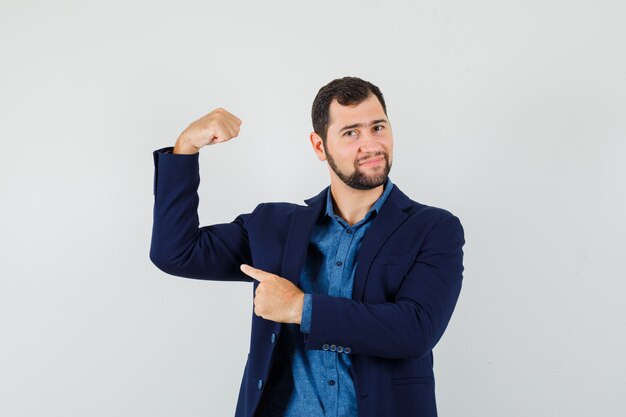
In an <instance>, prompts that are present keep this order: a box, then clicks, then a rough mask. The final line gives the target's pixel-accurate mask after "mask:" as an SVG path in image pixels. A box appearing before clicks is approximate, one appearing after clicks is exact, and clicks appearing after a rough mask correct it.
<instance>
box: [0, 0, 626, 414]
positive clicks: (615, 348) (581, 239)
mask: <svg viewBox="0 0 626 417" xmlns="http://www.w3.org/2000/svg"><path fill="white" fill-rule="evenodd" d="M625 12H626V6H624V3H623V2H619V1H586V2H582V1H545V0H544V1H524V2H522V1H503V0H499V1H495V0H494V1H471V2H469V1H447V2H442V1H419V2H406V3H400V2H395V3H394V2H382V1H381V2H374V1H350V2H341V1H339V2H332V3H331V2H326V1H314V2H313V1H311V2H306V3H304V2H296V1H259V2H249V3H242V2H227V1H223V2H209V1H198V2H190V1H177V2H173V3H172V4H170V5H165V4H163V3H159V2H150V1H124V2H111V1H106V2H104V1H103V2H90V1H72V2H70V1H57V2H43V1H40V2H32V1H31V2H28V1H19V2H18V1H0V60H1V65H0V140H1V148H0V174H1V176H0V181H1V182H0V193H1V194H0V196H1V201H0V261H1V269H0V275H1V287H0V332H1V335H2V336H1V342H0V355H1V356H0V397H1V399H0V415H2V416H16V417H17V416H33V417H34V416H37V417H38V416H63V417H73V416H91V417H97V416H151V417H157V416H164V417H165V416H167V417H169V416H174V415H176V416H185V417H187V416H228V415H233V414H234V410H235V403H236V398H237V392H238V389H239V383H240V381H241V376H242V372H243V367H244V363H245V357H246V353H247V351H248V345H249V336H250V333H249V332H250V322H251V315H252V294H251V287H250V286H251V284H250V283H243V282H241V283H225V282H213V281H197V280H190V279H185V278H178V277H174V276H170V275H167V274H165V273H163V272H161V271H160V270H158V269H157V268H156V267H155V266H154V265H153V264H152V263H151V262H150V260H149V257H148V253H149V245H150V237H151V227H152V208H153V198H154V197H153V194H152V191H153V174H154V167H153V159H152V151H153V150H155V149H158V148H161V147H164V146H172V145H173V144H174V142H175V140H176V138H177V137H178V135H179V134H180V132H181V131H182V130H183V129H184V128H185V127H187V125H188V124H189V123H191V122H192V121H194V120H196V119H197V118H199V117H201V116H203V115H204V114H206V113H208V112H209V111H211V110H213V109H214V108H217V107H224V108H226V109H227V110H229V111H231V112H232V113H233V114H235V115H236V116H238V117H239V118H241V119H242V120H243V124H242V127H241V133H240V135H239V137H237V138H235V139H234V140H232V141H230V142H227V143H225V144H220V145H216V146H211V147H209V148H206V149H203V150H202V152H201V156H200V168H201V173H200V175H201V178H202V180H201V184H200V190H199V193H200V221H201V224H202V225H208V224H214V223H221V222H229V221H232V220H233V219H234V218H235V217H236V216H237V215H238V214H239V213H244V212H250V211H252V209H254V207H255V206H256V204H258V203H259V202H263V201H289V202H294V203H299V204H304V202H303V200H304V199H306V198H309V197H311V196H313V195H315V194H317V193H318V192H319V191H320V190H321V189H322V188H323V187H325V186H326V185H328V183H329V178H328V171H327V168H326V165H325V162H320V161H318V160H317V158H316V157H315V155H314V153H313V150H312V149H311V146H310V143H309V139H308V136H309V133H310V132H311V130H312V125H311V118H310V111H311V104H312V102H313V99H314V97H315V95H316V94H317V91H318V89H319V88H320V87H321V86H323V85H324V84H326V83H327V82H329V81H331V80H332V79H334V78H339V77H342V76H346V75H353V76H358V77H361V78H363V79H365V80H368V81H370V82H372V83H374V84H376V85H377V86H378V87H380V89H381V90H382V92H383V94H384V96H385V99H386V101H387V106H388V115H389V118H390V120H391V122H392V126H393V133H394V139H395V153H394V165H393V168H392V170H391V174H390V177H391V178H392V180H393V182H394V183H395V184H397V185H398V186H399V187H400V188H401V189H402V190H403V191H404V192H405V193H407V194H408V195H409V196H410V197H411V198H412V199H413V200H415V201H418V202H421V203H424V204H428V205H434V206H438V207H442V208H445V209H447V210H449V211H451V212H452V213H453V214H455V215H457V216H458V217H459V218H460V219H461V222H462V224H463V226H464V228H465V234H466V242H467V243H466V245H465V247H464V251H465V260H464V265H465V274H464V287H463V290H462V292H461V296H460V299H459V302H458V304H457V308H456V311H455V313H454V316H453V317H452V320H451V322H450V325H449V326H448V329H447V331H446V334H445V335H444V337H443V338H442V340H441V341H440V343H439V344H438V345H437V346H436V347H435V350H434V354H435V377H436V380H437V401H438V408H439V413H440V415H441V416H442V417H445V416H478V417H502V416H515V417H516V416H519V417H526V416H567V417H573V416H581V417H582V416H591V415H598V416H605V417H609V416H615V417H617V416H623V415H625V414H626V405H625V403H624V401H623V394H624V392H626V382H625V381H626V377H625V375H626V364H625V359H624V351H626V337H625V335H624V327H625V323H624V317H626V309H625V307H624V301H623V300H624V296H623V294H624V290H625V289H626V286H625V284H624V278H625V277H626V274H625V273H624V253H623V252H624V249H625V245H624V236H625V233H626V222H625V221H624V213H626V197H625V193H624V189H625V187H624V183H623V178H626V164H625V163H624V162H625V161H624V160H625V157H626V144H625V133H626V123H625V118H624V109H625V104H626V82H625V77H624V74H626V58H625V57H626V54H624V39H626V30H625V29H624V14H625Z"/></svg>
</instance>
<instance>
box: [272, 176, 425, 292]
mask: <svg viewBox="0 0 626 417" xmlns="http://www.w3.org/2000/svg"><path fill="white" fill-rule="evenodd" d="M329 188H330V185H329V186H327V187H326V188H324V189H323V190H322V191H320V192H319V193H318V194H317V195H315V196H313V197H311V198H308V199H306V200H304V202H305V203H306V204H307V206H306V207H302V206H299V207H297V208H296V210H295V212H294V213H293V216H292V218H291V222H290V225H289V231H288V234H287V238H286V241H285V248H284V252H283V262H282V266H281V276H282V277H283V278H286V279H289V280H291V281H292V282H293V283H294V284H296V285H297V284H298V282H299V281H300V274H301V272H302V268H303V266H304V261H305V259H306V256H307V249H308V243H309V240H310V237H311V232H312V230H313V226H314V224H315V222H316V220H317V219H318V218H319V216H320V215H321V214H322V213H323V212H324V209H325V207H326V204H325V203H326V197H327V193H328V190H329ZM414 204H415V203H414V202H413V201H411V199H409V197H408V196H407V195H406V194H404V193H403V192H402V191H401V190H400V188H399V187H398V185H397V184H394V186H393V188H392V190H391V193H390V194H389V196H388V197H387V200H386V201H385V204H383V205H382V207H381V209H380V212H379V213H378V214H377V215H376V216H375V218H374V219H372V225H371V226H370V228H369V229H368V231H367V233H365V236H364V237H363V241H362V242H361V247H360V248H359V252H358V254H357V263H356V271H355V277H354V286H353V291H352V299H354V300H361V299H362V298H363V292H364V288H365V281H366V277H367V273H368V271H369V269H370V265H371V263H372V260H373V259H374V256H376V254H377V253H378V251H379V250H380V248H381V247H382V245H383V244H384V243H385V241H386V240H387V238H388V237H389V236H390V235H391V233H393V231H394V230H396V229H397V228H398V227H399V226H400V224H402V222H404V220H406V218H407V217H408V215H407V214H406V211H407V210H408V209H409V208H410V207H411V206H413V205H414Z"/></svg>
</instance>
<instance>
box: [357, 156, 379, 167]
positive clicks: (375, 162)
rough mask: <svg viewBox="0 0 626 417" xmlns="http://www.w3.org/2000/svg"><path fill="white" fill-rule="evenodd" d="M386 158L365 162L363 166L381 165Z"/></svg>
mask: <svg viewBox="0 0 626 417" xmlns="http://www.w3.org/2000/svg"><path fill="white" fill-rule="evenodd" d="M384 159H385V158H384V157H382V156H380V157H378V158H370V159H368V160H366V161H364V162H361V165H365V166H372V165H377V164H379V163H380V162H381V161H382V160H384Z"/></svg>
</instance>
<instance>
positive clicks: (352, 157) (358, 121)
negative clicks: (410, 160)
mask: <svg viewBox="0 0 626 417" xmlns="http://www.w3.org/2000/svg"><path fill="white" fill-rule="evenodd" d="M329 115H330V124H329V126H328V132H327V138H326V144H325V145H324V151H325V153H326V158H327V159H328V165H329V166H330V167H331V169H332V170H333V172H334V173H335V174H336V175H337V177H339V179H341V181H343V182H344V183H345V184H346V185H348V186H349V187H352V188H356V189H359V190H369V189H372V188H375V187H378V186H380V185H382V184H384V183H385V182H386V181H387V176H388V175H389V171H390V170H391V164H392V161H393V135H392V132H391V125H390V124H389V120H387V116H385V111H384V110H383V106H382V105H381V104H380V101H378V98H377V97H376V96H375V95H373V94H370V96H369V97H368V98H367V99H366V100H364V101H362V102H361V103H359V104H357V105H351V106H342V105H340V104H339V103H338V102H337V100H336V99H334V100H333V101H332V102H331V104H330V108H329Z"/></svg>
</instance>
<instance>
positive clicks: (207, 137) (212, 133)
mask: <svg viewBox="0 0 626 417" xmlns="http://www.w3.org/2000/svg"><path fill="white" fill-rule="evenodd" d="M241 123H242V122H241V119H239V118H238V117H237V116H235V115H234V114H232V113H230V112H228V111H226V110H224V109H223V108H221V107H219V108H217V109H215V110H213V111H212V112H211V113H209V114H207V115H204V116H202V117H201V118H200V119H198V120H196V121H195V122H193V123H191V124H190V125H189V126H188V127H187V129H185V130H184V131H183V132H182V133H181V134H180V136H179V137H178V140H177V141H176V145H175V146H174V151H173V152H174V153H180V154H194V153H198V151H200V148H202V147H203V146H207V145H215V144H216V143H221V142H226V141H228V140H230V139H232V138H234V137H236V136H237V135H239V127H240V126H241Z"/></svg>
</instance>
